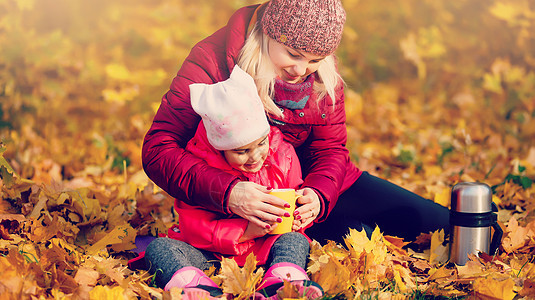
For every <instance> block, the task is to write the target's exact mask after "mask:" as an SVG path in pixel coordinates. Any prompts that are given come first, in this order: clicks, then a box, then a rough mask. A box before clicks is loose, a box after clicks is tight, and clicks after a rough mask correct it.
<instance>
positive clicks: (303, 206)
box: [292, 188, 321, 231]
mask: <svg viewBox="0 0 535 300" xmlns="http://www.w3.org/2000/svg"><path fill="white" fill-rule="evenodd" d="M296 193H297V194H299V195H302V196H301V197H299V198H297V208H296V209H295V212H294V223H293V226H292V229H293V230H294V231H297V230H299V229H301V228H306V227H307V226H308V225H309V224H310V223H312V222H313V221H314V220H315V219H316V218H317V217H318V214H319V212H320V210H321V203H320V198H319V197H318V195H317V194H316V192H315V191H314V190H313V189H311V188H304V189H302V190H297V191H296Z"/></svg>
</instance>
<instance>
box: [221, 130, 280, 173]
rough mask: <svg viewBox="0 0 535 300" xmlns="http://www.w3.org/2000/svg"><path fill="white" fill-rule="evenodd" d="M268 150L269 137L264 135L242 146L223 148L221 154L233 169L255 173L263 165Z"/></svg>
mask: <svg viewBox="0 0 535 300" xmlns="http://www.w3.org/2000/svg"><path fill="white" fill-rule="evenodd" d="M268 152H269V139H268V136H267V135H266V136H264V137H261V138H259V139H258V140H256V141H254V142H252V143H250V144H248V145H245V146H243V147H240V148H237V149H232V150H225V151H223V154H224V155H225V159H226V160H227V162H228V163H229V165H230V166H231V167H233V168H234V169H237V170H240V171H245V172H249V173H255V172H258V171H260V169H261V168H262V166H263V165H264V161H265V160H266V158H267V155H268Z"/></svg>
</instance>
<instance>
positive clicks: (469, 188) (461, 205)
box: [451, 182, 492, 213]
mask: <svg viewBox="0 0 535 300" xmlns="http://www.w3.org/2000/svg"><path fill="white" fill-rule="evenodd" d="M491 203H492V191H491V189H490V187H489V186H488V185H486V184H484V183H479V182H462V183H458V184H456V185H455V186H454V187H453V188H452V191H451V211H455V212H463V213H486V212H491V211H492V206H491Z"/></svg>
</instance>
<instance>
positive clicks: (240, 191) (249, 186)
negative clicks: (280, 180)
mask: <svg viewBox="0 0 535 300" xmlns="http://www.w3.org/2000/svg"><path fill="white" fill-rule="evenodd" d="M269 191H270V189H268V188H267V187H265V186H262V185H259V184H256V183H254V182H249V181H240V182H238V183H237V184H236V185H235V186H234V187H233V188H232V190H231V191H230V195H229V199H228V207H229V209H230V211H232V212H233V213H235V214H237V215H238V216H240V217H242V218H244V219H246V220H248V221H249V222H251V223H253V224H255V225H257V226H259V227H262V228H268V226H270V227H272V226H271V225H272V224H274V223H279V222H281V221H282V217H283V216H284V215H285V214H286V216H288V217H289V216H290V215H289V214H288V213H287V212H286V211H285V210H284V209H282V208H281V207H284V206H289V204H288V203H286V202H285V201H284V200H282V199H280V198H277V197H275V196H272V195H270V194H269Z"/></svg>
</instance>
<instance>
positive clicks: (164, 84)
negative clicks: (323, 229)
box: [0, 0, 535, 299]
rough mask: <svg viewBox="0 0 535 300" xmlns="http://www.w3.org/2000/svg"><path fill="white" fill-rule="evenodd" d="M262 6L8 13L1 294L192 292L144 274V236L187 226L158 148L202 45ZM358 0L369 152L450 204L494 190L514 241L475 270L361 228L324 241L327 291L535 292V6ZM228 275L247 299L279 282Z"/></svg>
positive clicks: (360, 152) (65, 0) (0, 115)
mask: <svg viewBox="0 0 535 300" xmlns="http://www.w3.org/2000/svg"><path fill="white" fill-rule="evenodd" d="M253 3H256V1H249V0H248V1H245V0H238V1H211V0H210V1H209V0H197V1H187V0H176V1H163V0H149V1H145V0H143V1H142V0H128V1H127V0H115V1H106V0H92V1H80V0H75V1H70V0H38V1H37V0H0V139H1V143H0V179H1V180H0V270H2V274H1V276H0V298H1V299H49V298H54V299H118V298H121V297H124V298H142V299H147V298H156V299H180V291H178V290H172V291H169V292H163V290H161V289H159V288H156V287H155V286H154V282H153V278H152V276H151V275H150V274H148V273H147V272H146V271H143V270H131V269H129V268H128V267H127V264H126V261H127V260H128V259H130V258H132V257H134V253H133V252H132V251H133V249H134V248H135V244H134V242H135V238H136V236H146V235H151V236H157V235H158V234H161V233H165V232H166V229H167V228H168V227H169V226H170V225H171V224H173V223H175V222H177V221H178V216H177V215H176V214H175V213H174V212H173V209H172V203H173V199H171V198H170V197H169V196H168V195H166V194H165V193H164V192H163V191H162V190H161V189H159V188H158V187H156V186H154V185H153V184H152V183H151V182H150V180H149V179H148V178H147V177H146V175H145V174H144V172H143V170H142V167H141V160H140V148H141V143H142V139H143V135H144V133H145V132H146V130H147V129H148V128H149V126H150V122H151V120H152V116H153V115H154V113H155V110H156V109H157V107H158V104H159V101H160V97H161V96H162V95H163V93H164V92H165V91H166V90H167V88H168V86H169V83H170V81H171V79H172V77H173V75H174V74H175V72H176V71H177V70H178V68H179V66H180V64H181V62H182V61H183V60H184V58H185V57H186V56H187V54H188V52H189V49H190V48H191V47H192V46H193V45H194V44H195V43H196V42H197V41H199V40H200V39H202V38H203V37H205V36H208V35H209V34H211V33H212V32H214V31H215V30H217V29H218V28H219V27H221V26H223V25H224V24H225V22H226V20H227V19H228V17H229V16H230V15H231V14H232V12H233V11H234V10H235V9H237V8H238V7H241V6H244V5H248V4H253ZM343 3H344V6H345V8H346V10H347V14H348V16H347V23H346V27H345V30H344V36H343V40H342V45H341V46H340V48H339V50H338V51H337V56H338V58H339V63H340V66H339V67H340V72H341V73H342V75H343V77H344V79H345V81H346V91H347V92H346V99H345V101H346V109H347V124H348V145H347V146H348V148H349V150H350V153H351V157H352V159H353V160H354V161H355V162H356V164H357V165H358V166H359V167H360V168H362V169H364V170H367V171H369V172H371V173H373V174H375V175H378V176H381V177H384V178H387V179H389V180H391V181H393V182H395V183H398V184H400V185H402V186H403V187H405V188H407V189H409V190H412V191H414V192H416V193H418V194H420V195H422V196H424V197H426V198H429V199H433V200H434V201H436V202H438V203H440V204H442V205H444V206H449V194H450V191H451V187H452V186H453V185H454V184H456V183H458V182H463V181H469V182H475V181H477V182H484V183H486V184H488V185H489V186H491V187H492V191H493V193H494V195H493V201H494V202H495V203H496V204H498V206H499V208H500V211H499V217H498V219H499V222H500V225H501V226H502V228H503V229H504V237H503V239H502V244H501V246H500V248H499V250H498V253H495V254H480V255H479V256H472V257H471V260H470V261H469V262H468V263H467V264H466V265H465V266H456V265H454V264H451V263H448V262H447V260H448V238H447V236H445V235H444V233H443V232H432V233H427V234H424V235H422V236H420V237H419V238H418V239H417V240H415V241H404V240H402V239H400V238H397V237H391V236H385V235H383V233H382V232H381V229H380V228H376V229H375V231H374V232H373V235H372V236H371V238H368V237H367V236H366V234H364V232H358V231H355V230H351V231H350V233H349V234H348V235H347V236H346V239H345V244H335V243H328V244H324V245H321V244H319V243H317V242H314V243H313V244H312V251H311V254H310V262H309V265H308V270H307V271H308V272H309V274H310V276H311V278H312V279H313V280H315V281H317V282H318V283H320V284H321V285H322V286H323V288H324V289H325V291H326V298H327V299H330V298H342V299H343V298H347V299H355V298H357V299H359V298H365V299H367V298H366V297H370V298H373V299H376V298H377V299H385V298H396V299H405V298H408V299H413V298H411V297H415V296H417V295H422V296H424V295H427V296H436V297H439V296H445V297H452V298H454V297H459V298H461V297H474V298H480V299H513V298H515V297H516V298H518V299H520V298H526V299H529V298H534V297H535V262H534V261H533V255H534V253H535V218H534V214H533V211H534V209H535V185H534V184H533V182H534V180H535V57H534V55H535V54H534V53H535V5H534V4H533V2H531V1H527V0H456V1H446V0H424V1H422V0H419V1H416V0H381V1H358V0H343ZM208 272H209V275H210V276H212V277H213V278H214V280H215V281H216V282H217V283H218V284H220V286H221V287H222V288H223V289H224V290H225V291H226V292H228V293H230V294H232V295H234V296H235V297H236V298H238V299H246V298H248V297H249V296H250V295H251V294H252V293H253V291H254V288H255V286H256V285H257V284H258V282H259V281H260V280H261V278H262V275H263V273H264V269H263V268H262V267H259V266H257V265H256V262H255V260H254V258H253V257H251V258H250V259H249V260H248V262H247V264H246V266H244V267H243V268H239V267H238V266H237V265H236V264H235V263H234V262H233V261H231V260H223V262H222V265H221V268H220V269H217V270H216V269H211V270H209V271H208ZM285 293H286V294H285V295H281V296H286V297H293V296H295V295H293V294H292V290H291V287H290V286H287V287H286V288H285Z"/></svg>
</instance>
